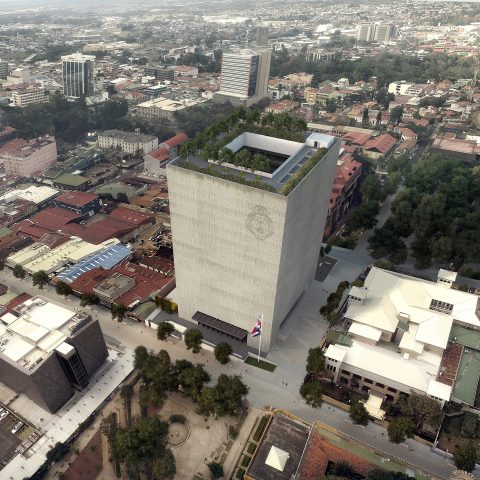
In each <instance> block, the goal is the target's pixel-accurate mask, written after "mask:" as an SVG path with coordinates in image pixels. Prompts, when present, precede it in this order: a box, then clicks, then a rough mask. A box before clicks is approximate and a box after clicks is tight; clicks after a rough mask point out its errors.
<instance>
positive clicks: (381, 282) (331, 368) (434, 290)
mask: <svg viewBox="0 0 480 480" xmlns="http://www.w3.org/2000/svg"><path fill="white" fill-rule="evenodd" d="M456 276H457V274H456V273H455V272H450V271H447V270H442V269H440V270H439V272H438V276H437V281H436V282H435V281H428V280H424V279H419V278H416V277H412V276H408V275H404V274H400V273H396V272H391V271H386V270H382V269H380V268H376V267H372V269H371V270H370V272H369V273H368V276H367V277H366V279H365V283H364V286H363V287H356V286H354V287H352V288H351V290H350V292H349V296H348V307H347V310H346V312H345V316H344V320H345V328H346V333H347V335H346V337H345V338H343V340H342V341H340V342H339V343H333V344H330V345H329V346H328V348H327V350H326V352H325V358H326V369H327V371H328V372H330V374H331V376H332V378H333V381H335V382H336V383H337V384H339V385H344V386H346V387H350V388H352V389H353V390H356V391H359V392H362V393H366V394H373V395H375V396H377V397H380V398H381V399H384V400H387V401H391V402H395V401H396V400H397V399H398V398H399V396H400V395H401V394H405V395H409V394H410V393H411V392H415V393H418V394H422V395H428V396H430V397H432V398H434V399H436V400H438V401H439V402H440V403H442V404H443V402H446V401H449V400H454V401H457V402H460V403H464V404H467V405H473V404H474V401H475V397H476V392H477V385H478V380H479V377H480V368H479V367H478V362H477V361H476V360H475V361H473V359H476V358H478V355H479V354H480V352H479V347H478V345H479V343H477V342H478V339H479V338H480V318H479V309H478V307H479V297H478V296H477V295H474V294H471V293H467V292H464V291H460V290H458V289H454V288H452V286H453V285H454V283H455V280H456ZM459 372H461V374H459Z"/></svg>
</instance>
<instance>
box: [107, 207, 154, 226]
mask: <svg viewBox="0 0 480 480" xmlns="http://www.w3.org/2000/svg"><path fill="white" fill-rule="evenodd" d="M108 218H110V219H115V220H120V221H122V222H126V223H128V224H130V225H144V224H146V223H150V222H153V221H154V220H155V215H153V214H151V213H148V212H141V211H139V210H134V209H133V208H127V207H119V208H116V209H115V210H113V212H112V213H111V214H110V215H109V217H108Z"/></svg>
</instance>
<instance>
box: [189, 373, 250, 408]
mask: <svg viewBox="0 0 480 480" xmlns="http://www.w3.org/2000/svg"><path fill="white" fill-rule="evenodd" d="M247 394H248V387H247V386H246V385H245V384H244V383H243V382H242V379H241V377H240V376H239V375H233V376H228V375H225V374H221V375H220V376H219V377H218V380H217V384H216V385H215V386H214V387H204V388H203V389H202V392H201V394H200V396H199V397H198V409H197V411H198V413H199V414H200V415H205V416H208V415H212V414H214V415H218V416H223V415H237V414H238V413H239V411H240V409H241V408H242V405H243V401H244V399H245V397H246V396H247Z"/></svg>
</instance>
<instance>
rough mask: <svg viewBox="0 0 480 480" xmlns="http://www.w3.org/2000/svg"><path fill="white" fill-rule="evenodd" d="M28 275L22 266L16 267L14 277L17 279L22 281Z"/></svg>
mask: <svg viewBox="0 0 480 480" xmlns="http://www.w3.org/2000/svg"><path fill="white" fill-rule="evenodd" d="M26 274H27V273H26V272H25V270H24V269H23V267H22V266H21V265H15V266H14V267H13V276H14V277H15V278H21V279H22V280H23V279H24V278H25V275H26Z"/></svg>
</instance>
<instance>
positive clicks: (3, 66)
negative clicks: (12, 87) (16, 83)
mask: <svg viewBox="0 0 480 480" xmlns="http://www.w3.org/2000/svg"><path fill="white" fill-rule="evenodd" d="M7 76H8V62H0V78H1V79H5V78H7Z"/></svg>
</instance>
